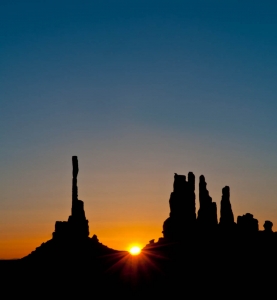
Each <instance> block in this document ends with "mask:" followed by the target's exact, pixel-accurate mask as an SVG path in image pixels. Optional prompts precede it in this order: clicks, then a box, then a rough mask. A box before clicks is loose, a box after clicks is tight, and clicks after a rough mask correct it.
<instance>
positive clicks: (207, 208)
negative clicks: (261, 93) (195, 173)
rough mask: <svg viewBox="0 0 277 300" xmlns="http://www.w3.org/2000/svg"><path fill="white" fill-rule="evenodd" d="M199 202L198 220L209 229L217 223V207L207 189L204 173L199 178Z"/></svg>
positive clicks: (201, 225) (200, 224)
mask: <svg viewBox="0 0 277 300" xmlns="http://www.w3.org/2000/svg"><path fill="white" fill-rule="evenodd" d="M199 203H200V208H199V210H198V218H197V222H198V225H199V226H200V227H203V228H206V229H209V228H211V227H214V226H216V225H217V223H218V221H217V207H216V203H215V202H212V198H211V196H210V195H209V191H208V190H207V183H206V181H205V177H204V176H203V175H201V176H200V178H199Z"/></svg>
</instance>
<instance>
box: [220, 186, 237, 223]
mask: <svg viewBox="0 0 277 300" xmlns="http://www.w3.org/2000/svg"><path fill="white" fill-rule="evenodd" d="M219 224H220V227H221V228H224V229H232V228H234V226H235V222H234V214H233V211H232V206H231V202H230V188H229V186H225V187H224V188H223V189H222V198H221V203H220V222H219Z"/></svg>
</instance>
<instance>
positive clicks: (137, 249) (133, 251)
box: [129, 246, 141, 255]
mask: <svg viewBox="0 0 277 300" xmlns="http://www.w3.org/2000/svg"><path fill="white" fill-rule="evenodd" d="M140 251H141V249H140V247H138V246H133V247H131V248H130V250H129V252H130V253H131V254H132V255H138V254H140Z"/></svg>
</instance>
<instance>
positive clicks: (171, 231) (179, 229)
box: [163, 172, 196, 241]
mask: <svg viewBox="0 0 277 300" xmlns="http://www.w3.org/2000/svg"><path fill="white" fill-rule="evenodd" d="M194 191H195V176H194V174H193V173H192V172H190V173H189V174H188V181H187V180H186V176H185V175H178V174H176V173H175V175H174V183H173V192H172V193H171V195H170V199H169V206H170V216H169V218H168V219H167V220H165V222H164V225H163V234H164V238H165V239H171V240H176V241H177V240H180V239H182V237H183V235H184V234H185V233H186V232H188V231H191V230H193V229H194V228H195V222H196V215H195V192H194Z"/></svg>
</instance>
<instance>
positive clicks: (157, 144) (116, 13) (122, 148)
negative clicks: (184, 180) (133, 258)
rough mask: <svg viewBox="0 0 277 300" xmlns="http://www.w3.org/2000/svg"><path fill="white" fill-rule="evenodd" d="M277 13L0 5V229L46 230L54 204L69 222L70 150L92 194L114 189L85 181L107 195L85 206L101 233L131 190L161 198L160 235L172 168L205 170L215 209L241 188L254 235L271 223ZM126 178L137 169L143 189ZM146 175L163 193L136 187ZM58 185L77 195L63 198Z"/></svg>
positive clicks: (261, 4) (232, 4) (220, 4)
mask: <svg viewBox="0 0 277 300" xmlns="http://www.w3.org/2000/svg"><path fill="white" fill-rule="evenodd" d="M45 2H47V3H45ZM276 14H277V2H275V1H253V0H252V1H227V0H225V1H207V0H206V1H184V0H183V1H174V0H172V1H151V0H148V1H142V0H140V1H134V0H132V1H118V0H117V1H103V0H102V1H1V3H0V37H1V43H0V105H1V109H0V123H1V124H0V140H1V147H0V155H1V160H0V167H1V170H3V171H2V172H1V175H0V179H1V183H0V187H1V190H2V191H3V192H2V196H1V197H2V198H0V211H2V212H3V214H4V215H5V216H6V217H5V218H4V221H3V225H1V224H0V228H1V226H2V228H4V227H3V226H6V227H5V228H4V229H3V230H2V231H3V232H4V231H5V232H7V231H8V230H10V231H12V229H11V228H14V227H9V226H11V225H9V221H8V219H9V220H10V219H12V218H13V216H14V214H15V211H20V212H22V211H24V213H22V215H21V219H20V220H22V224H23V223H24V222H25V221H24V218H25V220H26V218H28V220H32V218H33V223H32V222H31V221H30V224H37V225H36V226H38V227H39V225H38V220H37V219H36V218H34V217H33V216H34V214H37V213H38V212H39V211H40V212H41V215H43V213H42V212H43V211H45V208H46V207H48V204H47V201H50V202H51V201H53V203H52V202H51V205H56V206H57V207H60V208H57V216H56V215H55V216H53V219H54V217H55V218H62V217H59V215H60V214H61V211H62V210H63V209H64V210H65V211H66V210H67V208H64V207H67V205H69V203H70V201H69V202H67V201H68V199H65V198H66V197H67V196H69V197H70V186H69V187H68V186H67V184H69V185H70V179H69V180H68V178H67V180H68V181H66V182H63V183H64V186H62V184H63V183H62V184H61V183H60V182H59V179H60V178H62V176H65V173H66V172H67V173H66V174H67V175H66V176H68V177H70V159H71V158H70V157H71V155H78V156H79V158H80V160H81V159H82V161H83V167H82V165H81V166H80V168H84V167H85V166H87V167H89V168H90V170H87V171H84V173H85V172H90V173H88V174H87V175H88V176H89V174H90V176H95V177H93V178H94V180H95V181H97V180H98V181H97V184H96V183H95V184H96V185H97V186H98V187H102V188H103V189H105V190H108V189H109V188H111V189H112V188H113V186H114V188H115V186H116V189H115V190H114V191H113V195H110V196H107V195H106V194H105V193H104V194H103V191H102V192H101V191H100V190H93V191H94V192H93V191H92V190H91V189H93V186H94V183H93V180H92V179H91V180H90V183H88V182H85V181H84V182H83V191H84V194H85V195H87V196H88V197H91V198H93V197H95V195H98V196H99V198H101V197H102V198H103V199H106V200H105V201H106V203H105V204H102V205H101V204H99V207H98V206H97V209H96V208H95V207H96V204H95V203H94V204H91V207H90V206H89V205H90V204H89V203H87V204H86V205H87V206H88V213H87V214H90V215H89V217H91V218H96V216H95V215H93V211H95V209H96V211H97V215H99V216H101V218H100V217H99V223H97V224H94V225H95V228H96V227H97V226H98V227H101V226H104V225H105V224H104V223H101V222H104V221H101V220H104V219H105V217H106V218H107V215H105V213H106V212H105V211H104V207H105V208H106V207H107V206H112V205H113V201H115V200H112V199H115V198H116V199H121V197H122V194H126V195H127V194H128V199H132V196H133V195H134V193H135V194H136V195H140V197H141V199H147V203H149V201H151V200H150V199H151V197H150V196H151V195H150V194H151V193H152V197H153V199H154V198H155V197H156V198H155V199H159V200H157V203H156V206H155V209H154V210H157V207H161V206H163V207H164V210H163V211H162V212H161V213H160V215H159V214H157V215H156V216H155V220H157V221H156V222H157V227H158V228H160V227H161V224H160V223H161V220H163V219H164V214H167V210H168V207H167V195H168V193H169V192H170V189H171V184H172V182H171V181H172V174H173V172H175V171H178V172H179V173H187V172H188V171H190V170H192V171H195V173H196V176H199V175H201V173H205V174H206V175H207V176H209V178H210V181H209V180H208V183H209V182H211V183H210V184H211V194H213V193H214V194H216V195H215V196H216V199H214V200H215V201H217V202H218V206H219V200H220V195H221V190H220V189H221V188H222V187H223V185H225V184H230V185H231V190H232V184H233V187H234V188H235V186H236V187H237V191H236V192H235V195H236V198H235V199H234V200H233V202H234V204H233V206H234V210H235V214H236V215H237V214H241V213H245V212H246V211H244V209H246V208H245V207H249V209H248V208H247V210H248V211H250V212H251V208H252V212H253V213H254V214H259V217H260V218H261V221H260V222H261V223H260V228H261V227H262V224H263V223H262V222H263V220H264V218H266V217H265V216H266V215H269V218H271V219H272V221H274V220H273V218H274V216H275V213H276V216H277V204H276V203H275V202H276V199H275V195H276V192H277V188H275V180H274V178H275V175H276V172H277V163H276V153H277V138H276V127H277V118H276V113H277V101H276V95H277V85H276V82H277V56H276V53H277V21H276ZM65 162H69V163H68V166H67V167H64V165H65ZM51 165H54V166H55V167H54V168H53V167H51ZM130 170H132V171H130ZM59 172H60V173H59ZM130 172H131V174H139V175H134V176H139V179H138V178H136V179H137V180H139V181H140V183H139V184H138V186H136V187H134V186H132V183H131V182H132V181H131V179H132V177H130ZM68 173H69V174H68ZM207 173H208V174H207ZM53 174H56V175H53ZM92 174H94V175H92ZM97 174H98V175H99V174H100V177H99V176H98V177H97ZM107 174H109V175H107ZM149 174H151V176H150V175H149ZM148 175H149V178H148V177H147V176H148ZM55 176H56V177H55ZM101 176H102V177H101ZM126 177H128V178H129V179H130V182H128V184H126V182H125V179H124V178H126ZM39 178H42V179H41V181H40V180H39ZM47 178H48V180H49V181H50V182H51V186H50V187H49V186H46V184H45V180H47ZM49 178H53V180H52V181H51V180H50V179H49ZM99 178H100V179H99ZM101 178H102V181H101ZM120 178H121V179H120ZM151 178H152V179H153V178H156V180H157V181H159V180H160V181H161V182H162V184H161V185H162V187H161V186H157V187H156V190H155V189H154V188H153V189H152V190H151V191H150V190H149V191H148V193H150V194H148V195H146V191H142V190H139V189H140V188H141V187H142V186H144V185H147V182H148V181H150V180H151ZM223 178H225V179H224V180H223ZM54 179H55V180H54ZM129 179H128V180H129ZM134 179H135V178H134ZM128 180H127V181H128ZM153 180H154V179H153ZM87 181H89V179H87ZM212 181H214V183H212ZM221 181H222V182H221ZM107 182H109V184H107ZM165 183H166V184H165ZM106 184H107V186H106V187H105V185H106ZM110 184H111V186H112V187H111V186H110V187H109V185H110ZM212 184H213V185H212ZM126 185H127V186H126ZM234 185H235V186H234ZM164 186H165V187H166V189H165V190H164V191H163V195H162V194H160V196H155V195H157V193H156V192H157V191H158V190H159V191H160V190H161V189H162V188H163V187H164ZM51 188H52V189H53V190H55V192H56V194H55V195H56V196H55V197H57V198H55V201H54V200H49V199H53V197H52V196H51V195H49V193H50V190H51ZM62 188H64V190H65V189H67V188H68V191H69V194H68V195H67V194H66V197H65V198H64V200H58V199H61V197H63V194H59V193H63V191H61V190H62ZM80 189H81V187H80ZM99 189H100V188H99ZM89 190H90V191H89ZM90 193H91V194H90ZM155 193H156V194H155ZM164 193H165V194H164ZM247 193H249V194H247ZM247 195H248V196H247ZM212 196H213V195H212ZM126 197H127V196H126ZM137 197H139V196H137ZM37 199H43V201H41V202H39V201H38V200H37ZM47 199H48V200H47ZM84 200H85V199H84ZM57 201H64V202H62V204H58V202H57ZM89 201H90V200H89V199H87V202H89ZM103 201H104V200H103ZM116 201H118V202H117V206H118V207H120V205H121V206H126V199H125V200H124V199H123V200H122V201H120V200H116ZM144 201H146V200H142V202H141V210H142V211H141V215H139V213H138V218H140V219H141V216H142V215H145V212H144V211H143V207H146V206H147V205H148V204H146V202H144ZM161 201H164V202H161ZM28 203H29V204H28ZM103 203H104V202H103ZM242 203H245V206H244V204H242ZM246 204H247V205H246ZM28 205H29V206H28ZM59 205H60V206H59ZM63 205H65V206H64V207H63ZM144 205H145V206H144ZM26 207H27V208H26ZM131 207H132V206H130V210H131ZM25 208H26V209H25ZM52 208H53V206H52ZM59 209H60V210H59ZM240 209H241V210H240ZM34 211H35V212H36V213H34ZM68 211H69V209H68ZM117 213H118V215H119V212H117ZM123 215H124V214H122V218H124V216H123ZM48 216H49V215H48ZM48 216H47V214H45V224H47V225H45V232H46V231H47V232H49V230H50V229H49V228H48V227H47V226H48V225H49V224H50V225H49V226H50V227H51V226H53V222H54V221H53V220H52V219H51V220H50V221H49V219H47V218H49V217H48ZM66 216H67V211H66V212H65V213H64V218H65V217H66ZM257 217H258V216H257ZM149 218H150V216H149ZM0 219H1V218H0ZM2 219H3V218H2ZM46 219H47V220H46ZM100 219H101V220H100ZM109 219H112V217H111V216H110V215H109ZM276 221H277V217H276ZM90 222H91V223H93V220H90ZM126 222H127V221H126ZM22 224H18V226H22ZM103 224H104V225H103ZM30 226H31V225H30ZM153 226H154V225H153ZM123 227H124V226H123ZM7 228H9V229H7ZM14 230H16V229H14ZM51 230H52V229H51ZM92 232H93V229H92ZM38 234H39V233H38ZM103 235H104V233H103ZM152 237H153V238H154V236H152ZM0 238H1V231H0ZM14 238H15V239H16V236H15V237H14ZM105 238H106V237H105V236H104V241H105ZM149 238H151V237H149ZM100 240H101V237H100ZM108 241H109V239H107V243H108ZM146 242H147V241H146ZM122 247H123V246H122ZM0 248H1V247H0ZM26 251H27V250H26Z"/></svg>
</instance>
